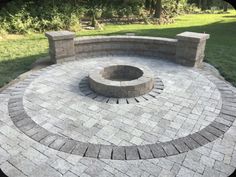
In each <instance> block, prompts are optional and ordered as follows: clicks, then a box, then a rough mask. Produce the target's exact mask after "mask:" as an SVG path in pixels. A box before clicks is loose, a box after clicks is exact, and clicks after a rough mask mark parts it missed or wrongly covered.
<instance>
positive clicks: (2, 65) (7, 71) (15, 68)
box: [0, 53, 47, 88]
mask: <svg viewBox="0 0 236 177" xmlns="http://www.w3.org/2000/svg"><path fill="white" fill-rule="evenodd" d="M45 56H47V54H46V53H40V54H38V55H32V56H28V57H22V58H15V59H11V60H1V61H0V88H1V87H2V86H4V85H5V84H7V83H9V82H10V81H11V80H13V79H15V78H17V77H18V76H19V75H21V74H22V73H24V72H26V71H28V70H30V69H31V65H32V63H34V62H35V61H36V60H37V59H39V58H41V57H45Z"/></svg>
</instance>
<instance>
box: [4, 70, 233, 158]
mask: <svg viewBox="0 0 236 177" xmlns="http://www.w3.org/2000/svg"><path fill="white" fill-rule="evenodd" d="M57 66H58V65H51V66H49V67H47V68H44V69H41V70H40V71H38V72H35V73H33V74H31V75H30V76H29V77H28V78H26V79H25V80H23V81H21V82H19V83H18V84H16V86H15V88H14V89H13V90H12V92H11V97H10V99H9V102H8V111H9V115H10V117H11V119H12V121H13V123H14V124H15V126H16V127H17V128H18V129H19V130H21V131H22V132H23V133H25V134H26V135H27V136H29V137H30V138H32V139H34V140H35V141H37V142H39V143H41V144H43V145H45V146H48V147H50V148H53V149H55V150H58V151H62V152H66V153H70V154H75V155H80V156H85V157H91V158H100V159H113V160H139V159H153V158H161V157H167V156H172V155H177V154H181V153H184V152H188V151H190V150H193V149H195V148H198V147H201V146H203V145H205V144H207V143H209V142H212V141H214V140H216V139H217V138H219V137H220V136H222V135H223V134H224V133H225V132H226V131H227V130H228V129H229V128H230V126H231V125H232V124H233V122H234V121H235V119H236V93H235V92H234V91H233V90H232V87H231V86H230V85H229V84H227V83H226V82H225V81H222V80H220V79H218V78H216V77H215V76H213V75H211V74H207V73H204V72H203V71H200V70H199V72H200V73H202V74H204V75H205V76H206V77H207V78H208V79H209V80H210V81H211V82H213V83H214V84H215V85H216V87H217V89H218V90H219V91H220V93H221V97H222V109H221V111H220V114H219V115H218V117H217V118H216V119H215V120H214V121H213V122H212V123H211V124H209V125H208V126H207V127H205V128H203V129H202V130H200V131H198V132H196V133H193V134H190V135H188V136H186V137H182V138H178V139H175V140H172V141H168V142H163V143H155V144H147V145H140V146H113V145H102V144H91V143H85V142H81V141H76V140H73V139H70V138H66V137H63V136H60V135H58V134H54V133H52V132H49V131H48V130H46V129H44V128H42V127H41V126H39V125H38V124H37V123H36V122H34V121H33V120H32V119H31V117H30V116H29V115H28V114H27V113H26V111H25V109H24V105H23V96H24V92H25V90H26V88H27V87H28V86H29V85H30V84H31V82H32V81H34V79H36V78H37V77H39V76H40V74H42V73H43V72H45V71H47V70H50V69H52V68H54V67H57Z"/></svg>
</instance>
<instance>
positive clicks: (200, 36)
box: [176, 31, 210, 42]
mask: <svg viewBox="0 0 236 177" xmlns="http://www.w3.org/2000/svg"><path fill="white" fill-rule="evenodd" d="M176 38H177V39H178V40H186V41H191V42H199V41H202V40H207V39H209V38H210V35H209V34H205V33H194V32H188V31H186V32H183V33H180V34H178V35H177V36H176Z"/></svg>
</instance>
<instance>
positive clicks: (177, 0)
mask: <svg viewBox="0 0 236 177" xmlns="http://www.w3.org/2000/svg"><path fill="white" fill-rule="evenodd" d="M179 1H180V0H176V11H178V8H179Z"/></svg>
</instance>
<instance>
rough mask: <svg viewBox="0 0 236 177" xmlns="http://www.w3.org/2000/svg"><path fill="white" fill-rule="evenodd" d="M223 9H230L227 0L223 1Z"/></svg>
mask: <svg viewBox="0 0 236 177" xmlns="http://www.w3.org/2000/svg"><path fill="white" fill-rule="evenodd" d="M223 10H224V12H227V11H228V3H227V2H225V1H223Z"/></svg>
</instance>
